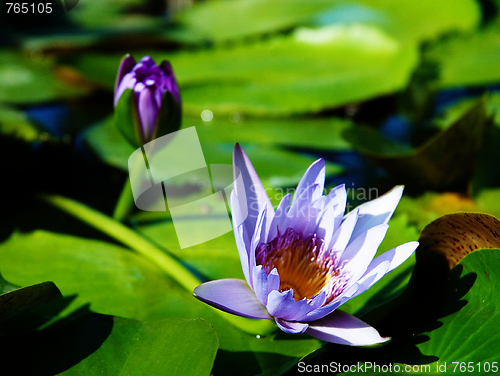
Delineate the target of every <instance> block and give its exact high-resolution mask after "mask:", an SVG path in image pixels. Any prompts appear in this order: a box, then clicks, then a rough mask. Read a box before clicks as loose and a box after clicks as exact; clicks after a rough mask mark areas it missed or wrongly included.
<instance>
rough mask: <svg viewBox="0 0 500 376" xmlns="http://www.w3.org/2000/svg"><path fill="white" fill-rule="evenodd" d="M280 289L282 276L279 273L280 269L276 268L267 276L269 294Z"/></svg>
mask: <svg viewBox="0 0 500 376" xmlns="http://www.w3.org/2000/svg"><path fill="white" fill-rule="evenodd" d="M279 289H280V276H279V274H278V269H276V268H274V269H273V270H271V273H269V275H268V276H267V294H268V295H269V294H270V293H271V291H273V290H276V291H278V290H279Z"/></svg>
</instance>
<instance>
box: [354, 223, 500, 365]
mask: <svg viewBox="0 0 500 376" xmlns="http://www.w3.org/2000/svg"><path fill="white" fill-rule="evenodd" d="M499 234H500V221H498V220H497V219H496V218H494V217H492V216H489V215H486V214H474V213H472V214H469V213H457V214H451V215H447V216H444V217H441V218H439V219H437V220H436V221H434V222H432V223H431V224H429V225H428V226H427V227H426V228H425V229H424V230H423V231H422V234H421V235H420V238H419V242H420V243H421V245H420V247H419V248H418V249H417V253H416V256H417V263H416V266H415V270H414V273H413V275H412V278H411V280H410V283H409V285H408V287H407V289H406V290H405V291H404V293H403V294H402V295H401V296H400V297H399V298H398V299H396V300H394V301H392V302H389V303H387V304H386V305H385V306H382V307H379V308H378V309H376V310H374V311H372V312H370V313H368V314H367V315H365V316H364V319H365V320H367V321H368V322H370V323H371V324H373V325H375V326H376V327H377V328H378V329H379V331H381V333H382V334H383V335H392V336H393V337H394V338H393V341H392V342H391V344H390V345H389V346H388V347H387V348H385V350H384V352H383V356H384V358H385V361H386V362H387V361H389V362H391V363H396V364H399V365H400V367H401V369H404V364H410V365H415V364H417V365H423V364H425V365H428V368H422V369H423V370H425V371H423V372H422V373H425V374H437V373H439V372H440V369H439V368H438V365H442V364H444V363H445V362H446V364H447V365H446V366H445V368H444V369H446V372H453V366H454V365H453V362H465V363H467V362H474V364H476V363H478V362H481V363H483V362H492V361H494V359H493V358H494V357H495V356H496V354H498V351H499V348H498V341H496V340H495V339H494V338H493V337H494V336H492V335H491V330H490V329H489V326H488V325H484V322H485V320H490V319H492V320H495V318H496V316H497V315H498V312H500V311H499V309H498V299H496V298H495V296H496V295H495V291H496V289H497V288H498V284H499V283H500V273H498V272H497V271H496V269H495V266H494V265H496V263H497V262H498V261H499V259H500V251H498V250H497V249H495V248H498V246H499V245H500V235H499ZM472 317H474V318H473V319H472ZM490 341H491V342H490ZM374 355H375V356H380V355H382V352H379V353H378V354H374ZM490 365H491V364H490ZM475 366H476V367H477V364H476V365H475ZM441 369H443V368H441ZM456 370H458V372H457V371H456ZM456 370H455V372H456V373H460V371H461V372H463V370H462V369H460V368H457V369H456ZM474 373H475V374H476V373H477V374H482V373H485V371H484V370H483V369H477V370H476V371H475V372H474ZM369 374H383V373H382V372H374V371H373V370H371V371H370V372H369Z"/></svg>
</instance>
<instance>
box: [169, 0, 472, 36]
mask: <svg viewBox="0 0 500 376" xmlns="http://www.w3.org/2000/svg"><path fill="white" fill-rule="evenodd" d="M228 14H230V15H231V17H227V15H228ZM479 19H480V11H479V7H478V5H477V3H475V2H473V1H469V0H460V1H456V2H454V3H453V7H450V6H449V3H447V2H446V1H431V0H425V1H418V0H412V1H406V2H404V3H403V4H399V5H398V6H394V4H392V3H390V2H389V3H388V2H383V1H377V0H360V1H343V2H339V1H337V0H309V1H307V2H303V1H299V0H275V1H272V2H270V1H266V0H236V1H220V0H219V1H210V2H205V3H201V4H198V5H197V6H195V7H193V9H189V10H187V11H185V12H184V13H183V14H181V15H180V17H178V20H179V22H180V23H181V24H182V26H184V28H183V29H181V30H177V31H174V32H172V33H169V35H170V36H172V37H173V38H177V39H180V40H184V41H191V42H193V41H204V40H207V39H208V40H213V41H216V42H218V41H224V40H231V39H239V38H243V37H247V36H252V35H258V34H265V33H270V32H274V31H286V30H290V29H291V28H293V27H296V26H300V25H304V24H306V25H310V24H328V23H358V24H359V23H369V24H372V25H376V26H378V27H380V28H381V29H383V30H384V31H386V32H390V33H391V34H392V35H394V36H396V37H398V38H401V39H403V40H412V41H414V40H421V39H426V38H433V37H435V36H437V35H439V34H441V33H443V32H444V31H447V30H453V29H457V30H470V29H471V28H473V27H474V26H475V25H477V23H478V21H479Z"/></svg>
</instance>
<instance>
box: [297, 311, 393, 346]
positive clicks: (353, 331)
mask: <svg viewBox="0 0 500 376" xmlns="http://www.w3.org/2000/svg"><path fill="white" fill-rule="evenodd" d="M306 333H307V334H309V335H311V336H313V337H316V338H319V339H321V340H323V341H328V342H333V343H338V344H341V345H349V346H373V345H380V344H382V343H385V342H387V341H389V340H390V338H384V337H381V336H380V334H379V333H378V332H377V330H376V329H375V328H373V327H372V326H370V325H368V324H367V323H365V322H363V321H361V320H360V319H358V318H356V317H354V316H352V315H350V314H348V313H345V312H342V311H338V310H337V311H334V312H332V313H331V314H330V315H328V316H326V317H324V318H322V319H320V320H317V321H313V322H311V323H309V328H307V330H306Z"/></svg>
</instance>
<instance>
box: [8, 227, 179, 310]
mask: <svg viewBox="0 0 500 376" xmlns="http://www.w3.org/2000/svg"><path fill="white" fill-rule="evenodd" d="M0 255H1V258H2V269H3V274H4V275H5V276H6V277H7V278H8V279H9V280H12V281H14V282H15V283H17V284H20V285H31V284H35V283H39V282H40V281H44V280H47V279H51V280H52V281H54V283H55V284H56V285H57V286H58V287H59V288H60V289H61V291H62V292H63V293H64V295H72V294H77V295H78V297H77V298H76V299H75V300H74V301H73V302H72V303H71V304H70V305H69V306H68V307H67V308H66V309H65V311H64V312H62V313H61V315H62V316H64V315H66V314H69V313H70V312H72V311H74V310H75V309H77V308H80V307H81V306H83V305H86V304H88V303H91V309H92V310H94V311H96V312H99V313H106V314H113V315H120V316H123V317H133V318H135V319H152V318H156V317H154V315H152V313H151V312H154V310H155V309H159V308H158V307H160V306H163V305H164V304H165V303H166V302H168V301H169V296H170V297H172V292H169V291H171V290H172V287H171V283H172V282H171V281H170V280H169V279H167V278H166V277H165V275H164V273H162V271H161V270H159V269H158V268H156V267H155V266H154V265H151V264H150V263H149V262H148V261H146V260H143V258H142V257H140V256H138V255H136V254H135V253H132V252H130V251H128V250H127V249H126V248H123V247H119V246H116V245H113V244H110V243H104V242H100V241H95V240H85V239H82V238H76V237H72V236H67V235H57V234H53V233H48V232H43V231H37V232H34V233H32V234H27V235H19V234H15V235H13V236H12V237H11V238H10V239H9V240H8V241H6V242H4V243H2V244H1V245H0ZM110 291H112V293H111V294H110ZM131 302H133V304H131Z"/></svg>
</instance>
